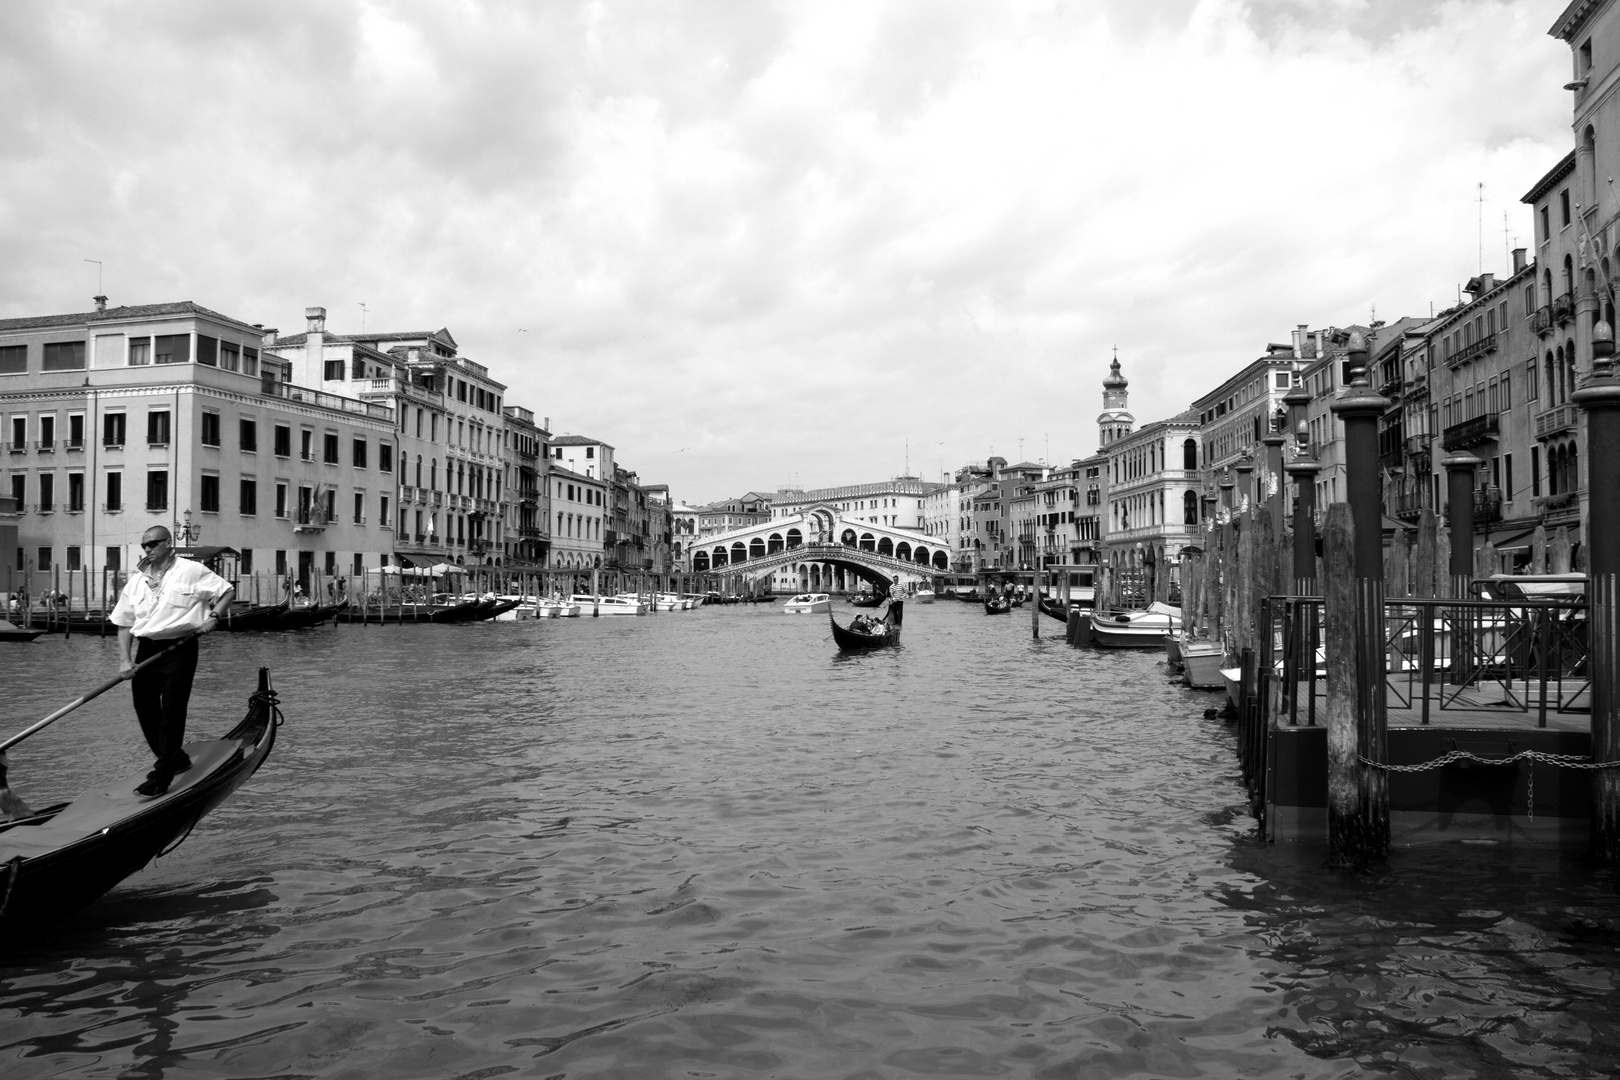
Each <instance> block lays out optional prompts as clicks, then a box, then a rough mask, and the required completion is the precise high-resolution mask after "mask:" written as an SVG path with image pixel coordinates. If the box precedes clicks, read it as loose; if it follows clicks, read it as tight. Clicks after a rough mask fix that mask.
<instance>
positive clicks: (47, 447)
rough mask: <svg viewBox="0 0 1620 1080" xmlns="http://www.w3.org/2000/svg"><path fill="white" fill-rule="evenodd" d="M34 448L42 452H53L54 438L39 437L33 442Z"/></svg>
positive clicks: (54, 447)
mask: <svg viewBox="0 0 1620 1080" xmlns="http://www.w3.org/2000/svg"><path fill="white" fill-rule="evenodd" d="M34 449H35V450H38V451H39V452H40V453H42V454H54V453H56V440H55V439H40V440H39V441H38V442H36V443H34Z"/></svg>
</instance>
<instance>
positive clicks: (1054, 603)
mask: <svg viewBox="0 0 1620 1080" xmlns="http://www.w3.org/2000/svg"><path fill="white" fill-rule="evenodd" d="M1040 604H1041V614H1042V615H1050V616H1051V617H1052V618H1054V619H1056V620H1057V621H1058V622H1060V623H1063V624H1064V625H1068V622H1069V609H1068V608H1066V607H1064V606H1063V601H1061V600H1053V599H1051V598H1050V597H1046V596H1043V597H1041V598H1040Z"/></svg>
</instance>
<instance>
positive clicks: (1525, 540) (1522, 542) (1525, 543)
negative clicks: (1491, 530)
mask: <svg viewBox="0 0 1620 1080" xmlns="http://www.w3.org/2000/svg"><path fill="white" fill-rule="evenodd" d="M1535 537H1536V530H1534V529H1526V530H1525V531H1524V532H1520V533H1514V534H1513V535H1512V536H1505V537H1503V538H1502V539H1500V540H1492V541H1491V542H1490V543H1491V547H1493V548H1495V549H1496V550H1497V551H1529V550H1530V548H1531V546H1532V545H1533V544H1534V542H1535Z"/></svg>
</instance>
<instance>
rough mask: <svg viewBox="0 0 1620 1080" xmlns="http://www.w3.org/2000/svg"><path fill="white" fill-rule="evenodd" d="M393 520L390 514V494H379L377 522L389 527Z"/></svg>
mask: <svg viewBox="0 0 1620 1080" xmlns="http://www.w3.org/2000/svg"><path fill="white" fill-rule="evenodd" d="M391 520H392V519H390V518H389V516H388V496H386V495H382V496H379V497H378V499H377V524H378V525H381V526H382V527H383V528H387V527H388V524H389V522H390V521H391Z"/></svg>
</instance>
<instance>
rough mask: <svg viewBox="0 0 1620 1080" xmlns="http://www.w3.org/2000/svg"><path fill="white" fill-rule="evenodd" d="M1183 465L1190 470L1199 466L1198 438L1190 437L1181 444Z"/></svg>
mask: <svg viewBox="0 0 1620 1080" xmlns="http://www.w3.org/2000/svg"><path fill="white" fill-rule="evenodd" d="M1181 467H1182V468H1183V469H1186V470H1188V471H1189V472H1190V471H1192V470H1193V469H1196V468H1198V440H1197V439H1188V440H1187V441H1186V442H1184V443H1182V444H1181Z"/></svg>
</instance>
